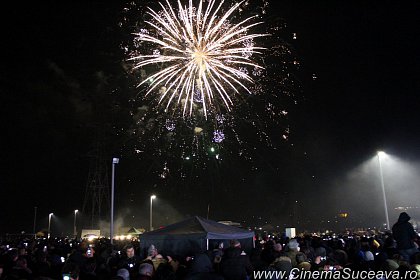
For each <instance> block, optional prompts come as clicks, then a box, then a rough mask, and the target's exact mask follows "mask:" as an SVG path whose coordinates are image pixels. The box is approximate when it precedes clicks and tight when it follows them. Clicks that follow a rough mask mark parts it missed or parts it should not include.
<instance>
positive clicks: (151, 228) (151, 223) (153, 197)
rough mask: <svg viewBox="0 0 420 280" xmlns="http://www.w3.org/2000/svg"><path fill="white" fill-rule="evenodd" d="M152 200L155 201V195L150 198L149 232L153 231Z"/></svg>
mask: <svg viewBox="0 0 420 280" xmlns="http://www.w3.org/2000/svg"><path fill="white" fill-rule="evenodd" d="M153 199H156V195H151V196H150V231H152V230H153Z"/></svg>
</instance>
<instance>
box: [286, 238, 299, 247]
mask: <svg viewBox="0 0 420 280" xmlns="http://www.w3.org/2000/svg"><path fill="white" fill-rule="evenodd" d="M288 246H289V249H297V248H299V243H298V242H297V240H296V239H294V238H293V239H290V241H289V244H288Z"/></svg>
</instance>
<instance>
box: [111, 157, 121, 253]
mask: <svg viewBox="0 0 420 280" xmlns="http://www.w3.org/2000/svg"><path fill="white" fill-rule="evenodd" d="M119 162H120V159H119V158H113V159H112V180H111V222H110V230H109V239H110V240H111V245H112V244H114V241H113V238H114V188H115V165H116V164H118V163H119Z"/></svg>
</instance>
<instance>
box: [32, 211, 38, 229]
mask: <svg viewBox="0 0 420 280" xmlns="http://www.w3.org/2000/svg"><path fill="white" fill-rule="evenodd" d="M37 210H38V207H36V206H35V207H34V229H33V232H34V236H36V211H37Z"/></svg>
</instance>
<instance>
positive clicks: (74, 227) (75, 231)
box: [73, 209, 79, 238]
mask: <svg viewBox="0 0 420 280" xmlns="http://www.w3.org/2000/svg"><path fill="white" fill-rule="evenodd" d="M77 212H79V210H77V209H76V210H74V225H73V235H74V238H76V236H77V230H76V214H77Z"/></svg>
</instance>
